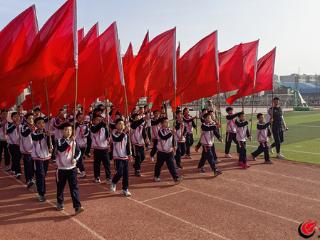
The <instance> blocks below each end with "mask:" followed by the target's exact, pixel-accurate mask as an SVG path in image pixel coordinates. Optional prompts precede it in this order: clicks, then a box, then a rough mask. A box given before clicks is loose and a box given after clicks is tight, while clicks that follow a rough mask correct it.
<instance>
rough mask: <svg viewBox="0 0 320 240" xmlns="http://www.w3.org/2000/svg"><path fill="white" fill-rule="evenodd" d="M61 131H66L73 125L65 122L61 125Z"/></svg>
mask: <svg viewBox="0 0 320 240" xmlns="http://www.w3.org/2000/svg"><path fill="white" fill-rule="evenodd" d="M60 127H61V129H65V128H67V127H72V125H71V123H69V122H64V123H62V124H61V125H60Z"/></svg>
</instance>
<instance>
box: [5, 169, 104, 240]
mask: <svg viewBox="0 0 320 240" xmlns="http://www.w3.org/2000/svg"><path fill="white" fill-rule="evenodd" d="M2 172H4V173H5V174H7V175H8V176H10V175H9V174H8V173H7V172H5V171H2ZM13 179H14V180H15V181H16V182H17V183H19V184H20V185H22V186H25V185H24V184H23V183H22V182H20V181H19V180H18V179H16V178H15V177H14V178H13ZM29 191H30V192H32V191H31V190H29ZM32 193H33V192H32ZM46 203H49V204H50V205H51V206H53V207H54V208H55V207H56V205H55V204H54V203H53V202H51V201H50V200H47V201H46ZM60 213H62V214H63V215H65V216H68V217H69V218H70V219H71V220H72V221H73V222H75V223H76V224H78V225H79V226H80V227H82V228H83V229H85V230H87V231H88V232H89V233H91V234H92V235H93V236H95V237H96V239H99V240H106V239H105V238H104V237H102V236H101V235H99V234H98V233H97V232H95V231H94V230H93V229H91V228H90V227H88V226H87V225H86V224H84V223H83V222H81V221H79V220H78V219H76V218H74V217H73V216H72V215H71V214H69V213H68V212H67V211H65V210H64V211H60Z"/></svg>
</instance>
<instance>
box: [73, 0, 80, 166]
mask: <svg viewBox="0 0 320 240" xmlns="http://www.w3.org/2000/svg"><path fill="white" fill-rule="evenodd" d="M73 13H74V16H73V19H74V25H73V58H74V70H75V79H74V80H75V93H74V113H73V136H74V137H75V135H76V111H77V102H78V72H79V61H78V60H79V59H78V57H79V56H78V51H79V50H78V31H77V29H78V28H77V2H76V1H75V2H74V11H73ZM74 141H75V140H74ZM74 154H75V148H74V147H73V146H72V158H73V156H74ZM72 160H74V159H72Z"/></svg>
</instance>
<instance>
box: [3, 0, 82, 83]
mask: <svg viewBox="0 0 320 240" xmlns="http://www.w3.org/2000/svg"><path fill="white" fill-rule="evenodd" d="M75 25H76V3H75V0H68V1H67V2H66V3H65V4H64V5H63V6H62V7H61V8H60V9H58V11H56V12H55V13H54V14H53V15H52V16H51V17H50V18H49V20H48V21H47V22H46V23H45V24H44V26H43V27H42V28H41V30H40V31H39V33H38V34H37V36H36V38H35V41H34V42H33V44H32V47H31V49H32V50H31V53H30V54H29V56H28V57H27V58H26V59H25V61H24V62H23V63H21V64H20V65H19V67H17V68H16V69H14V70H13V71H11V72H10V73H9V74H6V76H4V77H5V79H6V84H4V87H3V89H6V88H8V87H12V86H20V87H26V86H27V85H28V82H29V81H30V80H32V81H33V83H34V84H37V83H41V82H42V81H43V79H49V78H50V79H51V80H54V79H55V78H56V77H57V76H59V75H61V73H63V72H64V71H65V70H66V69H67V68H68V67H72V66H74V65H75V52H76V50H77V49H76V48H75V40H76V39H77V32H76V26H75ZM58 49H59V51H58Z"/></svg>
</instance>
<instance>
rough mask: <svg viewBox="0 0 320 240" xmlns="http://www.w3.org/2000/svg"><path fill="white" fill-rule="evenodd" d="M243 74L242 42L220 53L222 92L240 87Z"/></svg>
mask: <svg viewBox="0 0 320 240" xmlns="http://www.w3.org/2000/svg"><path fill="white" fill-rule="evenodd" d="M242 76H243V54H242V44H239V45H236V46H234V47H232V48H231V49H229V50H227V51H224V52H221V53H219V84H220V92H221V93H224V92H229V91H234V90H237V89H238V88H239V83H240V82H241V80H242Z"/></svg>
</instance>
